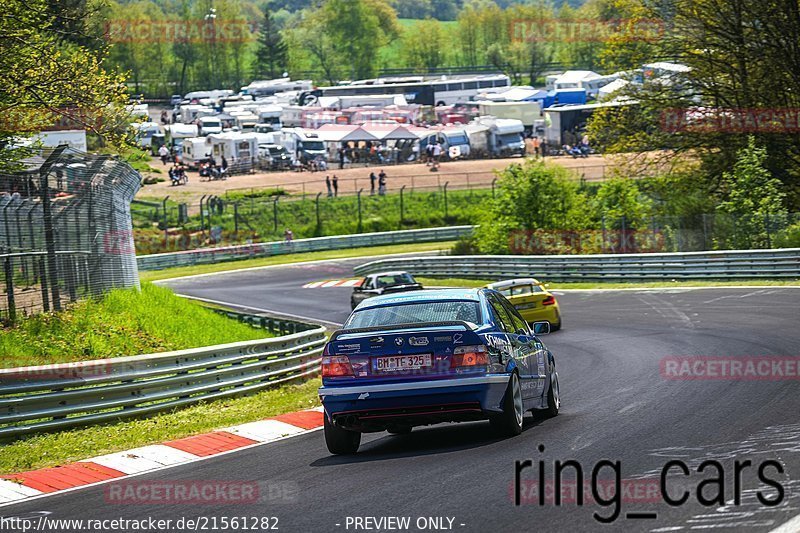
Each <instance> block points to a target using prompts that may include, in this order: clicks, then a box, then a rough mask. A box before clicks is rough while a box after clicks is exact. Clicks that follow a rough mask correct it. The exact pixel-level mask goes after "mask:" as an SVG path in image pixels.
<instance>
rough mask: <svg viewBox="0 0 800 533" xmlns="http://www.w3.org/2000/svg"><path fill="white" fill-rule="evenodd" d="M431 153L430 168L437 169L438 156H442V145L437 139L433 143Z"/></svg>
mask: <svg viewBox="0 0 800 533" xmlns="http://www.w3.org/2000/svg"><path fill="white" fill-rule="evenodd" d="M431 155H433V163H432V164H431V170H439V158H440V157H441V156H442V145H440V144H439V141H436V144H434V145H433V150H431Z"/></svg>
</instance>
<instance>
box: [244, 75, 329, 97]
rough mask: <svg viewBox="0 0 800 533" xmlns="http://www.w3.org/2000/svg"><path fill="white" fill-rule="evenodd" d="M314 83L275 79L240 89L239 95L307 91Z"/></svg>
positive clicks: (256, 95)
mask: <svg viewBox="0 0 800 533" xmlns="http://www.w3.org/2000/svg"><path fill="white" fill-rule="evenodd" d="M313 86H314V83H313V82H312V81H311V80H294V81H293V80H292V79H291V78H277V79H274V80H257V81H254V82H252V83H251V84H250V85H247V86H246V87H242V90H241V94H247V95H252V96H255V97H259V96H272V95H274V94H275V93H281V92H285V91H309V90H311V89H312V88H313Z"/></svg>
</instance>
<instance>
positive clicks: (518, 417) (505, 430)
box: [490, 373, 525, 437]
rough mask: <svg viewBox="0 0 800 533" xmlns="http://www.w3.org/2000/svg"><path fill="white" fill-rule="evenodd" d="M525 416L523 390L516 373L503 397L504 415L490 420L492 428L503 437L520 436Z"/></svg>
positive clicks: (512, 375) (512, 376)
mask: <svg viewBox="0 0 800 533" xmlns="http://www.w3.org/2000/svg"><path fill="white" fill-rule="evenodd" d="M524 414H525V407H524V405H523V403H522V388H521V387H520V384H519V376H517V374H516V373H514V374H511V379H509V380H508V387H507V388H506V394H505V396H504V397H503V414H500V415H497V416H494V417H492V418H491V419H490V422H491V424H492V428H494V430H495V431H496V432H497V433H498V434H499V435H501V436H503V437H514V436H516V435H519V434H520V433H522V417H523V416H524Z"/></svg>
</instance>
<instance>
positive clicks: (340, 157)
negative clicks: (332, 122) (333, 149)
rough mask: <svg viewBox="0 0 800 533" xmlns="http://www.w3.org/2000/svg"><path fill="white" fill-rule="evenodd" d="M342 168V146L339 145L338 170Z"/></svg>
mask: <svg viewBox="0 0 800 533" xmlns="http://www.w3.org/2000/svg"><path fill="white" fill-rule="evenodd" d="M343 168H344V147H341V146H340V147H339V170H342V169H343Z"/></svg>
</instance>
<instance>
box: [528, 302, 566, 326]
mask: <svg viewBox="0 0 800 533" xmlns="http://www.w3.org/2000/svg"><path fill="white" fill-rule="evenodd" d="M518 311H519V314H521V315H522V318H524V319H525V320H526V321H527V322H538V321H541V320H546V321H548V322H550V323H551V324H554V323H557V322H558V321H559V318H558V315H559V310H558V306H557V305H548V306H546V307H538V308H536V309H522V310H518Z"/></svg>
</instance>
